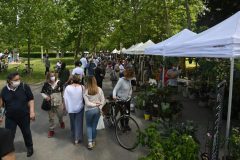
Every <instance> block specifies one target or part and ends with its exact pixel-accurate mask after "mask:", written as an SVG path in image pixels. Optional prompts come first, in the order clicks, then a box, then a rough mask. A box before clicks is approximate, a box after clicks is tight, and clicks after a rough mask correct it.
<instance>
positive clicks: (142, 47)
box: [133, 40, 155, 55]
mask: <svg viewBox="0 0 240 160" xmlns="http://www.w3.org/2000/svg"><path fill="white" fill-rule="evenodd" d="M154 44H155V43H153V42H152V41H151V40H148V41H147V42H145V43H144V44H143V45H140V46H138V47H136V48H134V50H133V52H134V54H137V55H139V54H144V50H145V48H147V47H150V46H152V45H154Z"/></svg>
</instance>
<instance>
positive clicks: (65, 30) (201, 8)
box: [0, 0, 236, 56]
mask: <svg viewBox="0 0 240 160" xmlns="http://www.w3.org/2000/svg"><path fill="white" fill-rule="evenodd" d="M222 1H224V0H222ZM225 1H226V3H227V0H225ZM225 1H224V2H225ZM228 2H229V1H228ZM214 3H215V1H214V2H213V1H205V0H158V1H156V0H0V10H1V11H0V40H1V42H0V49H1V50H3V49H4V48H19V49H20V50H23V51H26V50H27V48H28V47H27V46H28V45H29V46H30V49H29V50H30V51H40V46H43V48H44V49H45V50H46V51H47V50H48V49H55V50H58V51H60V50H61V51H66V50H68V51H74V52H75V53H76V56H77V55H78V54H80V52H82V51H84V50H88V51H90V52H96V51H99V50H112V49H114V48H118V49H120V47H125V48H128V47H129V46H131V45H132V44H135V43H139V42H145V41H147V40H149V39H151V40H153V41H154V42H160V41H162V40H164V39H166V38H168V37H170V36H172V35H174V34H175V33H177V32H179V31H180V30H182V29H184V28H189V29H191V30H193V31H200V30H202V28H201V27H199V26H206V27H208V26H211V25H206V23H207V24H208V22H207V21H206V19H207V18H205V17H207V16H206V15H208V16H209V15H211V14H210V13H211V12H215V10H216V8H215V9H214V7H213V6H214ZM234 4H235V3H233V4H232V6H235V8H236V5H234ZM212 10H213V11H212ZM222 10H224V9H223V6H222ZM206 27H205V28H206Z"/></svg>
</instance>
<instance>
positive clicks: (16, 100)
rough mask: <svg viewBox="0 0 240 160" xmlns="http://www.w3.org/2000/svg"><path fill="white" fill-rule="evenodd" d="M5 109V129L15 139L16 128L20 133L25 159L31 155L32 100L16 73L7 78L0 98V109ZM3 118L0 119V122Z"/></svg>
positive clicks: (26, 86) (25, 85)
mask: <svg viewBox="0 0 240 160" xmlns="http://www.w3.org/2000/svg"><path fill="white" fill-rule="evenodd" d="M3 106H4V108H5V111H6V113H5V116H6V120H5V128H7V129H9V130H10V131H11V133H12V136H13V137H15V133H16V128H17V126H19V128H20V129H21V131H22V134H23V138H24V142H25V146H26V147H27V157H30V156H32V154H33V142H32V134H31V130H30V120H35V112H34V100H33V94H32V91H31V89H30V87H29V86H28V85H27V84H24V83H21V81H20V76H19V74H18V73H17V72H14V73H10V74H9V75H8V77H7V85H6V86H5V87H3V89H2V92H1V96H0V109H1V108H2V107H3ZM2 121H3V118H2V117H0V122H2Z"/></svg>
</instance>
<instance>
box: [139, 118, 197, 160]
mask: <svg viewBox="0 0 240 160" xmlns="http://www.w3.org/2000/svg"><path fill="white" fill-rule="evenodd" d="M189 126H192V124H191V125H190V124H185V123H184V124H178V125H177V126H176V125H174V124H169V123H166V122H162V121H159V122H155V123H152V124H151V125H150V126H149V127H147V128H146V129H145V130H144V131H142V132H140V133H139V136H138V138H139V142H140V144H141V145H143V146H145V147H147V149H148V150H147V151H148V153H147V155H146V156H145V157H142V158H140V160H150V159H151V160H173V159H174V160H183V159H184V160H193V159H198V153H199V145H198V143H197V141H195V139H194V136H193V135H192V134H195V132H194V133H193V131H195V130H194V129H193V128H191V127H189Z"/></svg>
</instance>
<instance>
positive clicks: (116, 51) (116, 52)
mask: <svg viewBox="0 0 240 160" xmlns="http://www.w3.org/2000/svg"><path fill="white" fill-rule="evenodd" d="M112 53H113V54H118V53H120V52H119V51H118V50H117V49H116V48H115V49H114V50H113V51H112Z"/></svg>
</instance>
